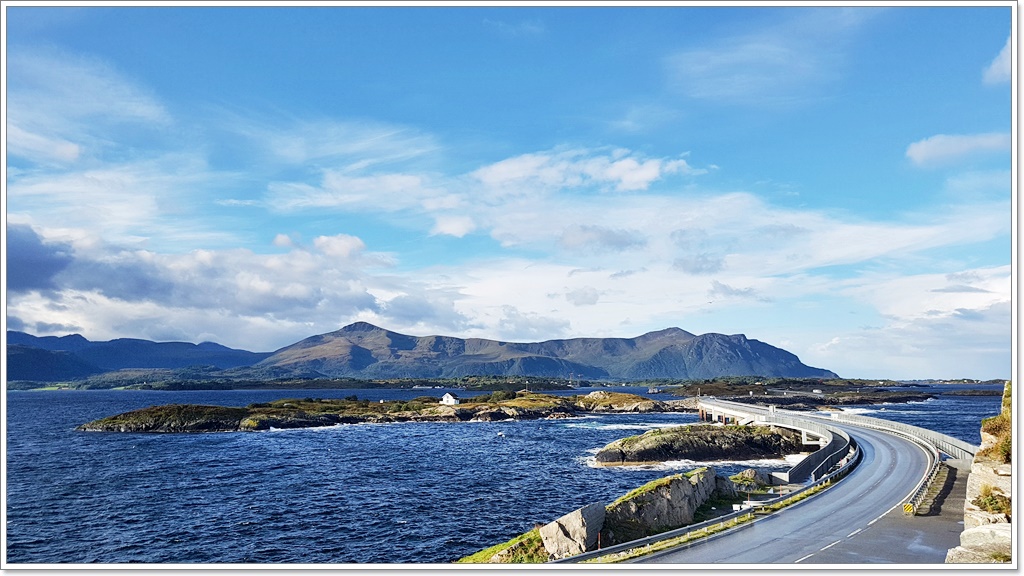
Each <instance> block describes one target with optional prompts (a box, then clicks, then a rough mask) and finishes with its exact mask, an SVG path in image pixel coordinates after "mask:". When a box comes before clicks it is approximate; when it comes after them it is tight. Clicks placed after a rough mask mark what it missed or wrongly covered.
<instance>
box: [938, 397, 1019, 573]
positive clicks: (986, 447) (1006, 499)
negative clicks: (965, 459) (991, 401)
mask: <svg viewBox="0 0 1024 576" xmlns="http://www.w3.org/2000/svg"><path fill="white" fill-rule="evenodd" d="M1010 393H1011V388H1010V383H1009V382H1007V384H1006V388H1005V391H1004V395H1003V411H1002V413H1001V414H999V415H998V416H995V417H993V418H989V419H987V420H986V421H984V422H983V424H982V429H981V448H980V449H979V450H978V453H977V454H975V456H974V462H973V463H972V464H971V474H970V476H968V477H967V498H966V500H965V502H964V531H963V532H962V533H961V534H960V545H959V546H957V547H956V548H953V549H951V550H949V552H947V553H946V563H947V564H993V563H1008V562H1010V561H1011V559H1012V553H1013V551H1012V548H1013V546H1012V543H1013V541H1012V534H1011V533H1012V530H1011V524H1010V523H1011V522H1012V518H1011V516H1010V514H1011V505H1012V495H1013V479H1012V477H1011V457H1012V456H1011V455H1012V453H1013V450H1012V444H1011V442H1012V437H1011V436H1010V429H1009V426H1010V422H1011V417H1012V414H1011V413H1010V401H1009V400H1010Z"/></svg>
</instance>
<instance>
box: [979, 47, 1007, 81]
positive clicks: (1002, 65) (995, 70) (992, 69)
mask: <svg viewBox="0 0 1024 576" xmlns="http://www.w3.org/2000/svg"><path fill="white" fill-rule="evenodd" d="M1012 40H1013V37H1010V38H1007V39H1006V44H1004V45H1003V49H1002V50H1000V51H999V55H998V56H996V57H995V59H994V60H992V62H991V63H990V64H989V65H988V67H986V68H985V71H984V72H983V73H982V80H983V81H984V82H985V84H1002V83H1004V82H1009V81H1010V79H1011V78H1012V72H1013V71H1012V69H1011V67H1012V65H1013V58H1012V54H1011V52H1010V50H1011V41H1012Z"/></svg>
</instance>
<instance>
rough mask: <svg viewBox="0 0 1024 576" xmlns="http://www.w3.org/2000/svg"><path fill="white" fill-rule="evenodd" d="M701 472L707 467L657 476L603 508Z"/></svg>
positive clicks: (705, 470)
mask: <svg viewBox="0 0 1024 576" xmlns="http://www.w3.org/2000/svg"><path fill="white" fill-rule="evenodd" d="M702 472H707V468H697V469H696V470H691V471H689V472H687V473H685V474H673V475H671V476H665V477H664V478H658V479H657V480H651V481H650V482H648V483H647V484H644V485H643V486H640V487H639V488H634V489H632V490H630V491H629V492H627V493H625V494H623V495H622V496H619V497H618V498H616V499H615V501H614V502H612V503H611V504H609V505H607V506H605V508H612V507H614V506H617V505H619V504H621V503H623V502H625V501H626V500H631V499H633V498H636V497H637V496H640V495H642V494H647V493H649V492H654V491H655V490H657V489H658V488H661V487H663V486H668V485H669V484H671V483H672V481H674V480H679V479H682V478H690V477H692V476H694V475H695V474H700V473H702Z"/></svg>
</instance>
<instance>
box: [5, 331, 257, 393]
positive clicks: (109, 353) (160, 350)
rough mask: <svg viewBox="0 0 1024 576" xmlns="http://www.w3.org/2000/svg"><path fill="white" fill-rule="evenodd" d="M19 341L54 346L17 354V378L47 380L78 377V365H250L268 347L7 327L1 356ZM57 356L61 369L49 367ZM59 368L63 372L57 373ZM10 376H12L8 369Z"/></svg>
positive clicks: (35, 346)
mask: <svg viewBox="0 0 1024 576" xmlns="http://www.w3.org/2000/svg"><path fill="white" fill-rule="evenodd" d="M17 346H20V347H23V348H30V349H34V350H40V351H47V352H60V353H62V354H60V355H53V354H51V355H43V354H36V353H32V354H30V355H25V354H26V352H25V351H23V350H22V351H19V354H22V356H21V357H20V358H18V362H19V363H20V364H19V374H20V375H21V376H20V377H19V378H17V379H23V380H37V381H43V382H50V381H54V380H61V379H71V378H75V377H79V372H80V371H81V369H84V368H82V367H85V366H88V367H92V368H93V369H95V371H94V372H92V373H98V372H105V371H110V370H120V369H124V368H187V367H190V366H215V367H217V368H220V369H226V368H235V367H238V366H251V365H252V364H255V363H256V362H259V361H260V360H262V359H264V358H266V357H267V356H269V353H265V352H264V353H258V352H249V351H246V350H236V349H232V348H227V347H225V346H221V345H220V344H215V343H213V342H203V343H201V344H192V343H189V342H152V341H150V340H137V339H132V338H119V339H117V340H110V341H107V342H91V341H89V340H87V339H86V338H84V337H82V336H80V335H78V334H72V335H70V336H61V337H56V336H42V337H40V336H33V335H31V334H26V333H24V332H18V331H15V330H8V331H7V358H8V362H10V361H11V358H12V355H11V352H12V347H17ZM57 358H63V359H64V360H61V361H60V363H59V365H61V366H65V367H68V368H67V370H55V369H54V365H55V364H54V363H55V362H57V360H56V359H57ZM72 359H73V360H77V361H78V362H79V363H80V367H79V368H76V369H71V368H70V365H71V364H70V362H72ZM61 374H66V375H64V376H61ZM10 378H11V379H15V377H14V376H13V371H12V372H11V376H10Z"/></svg>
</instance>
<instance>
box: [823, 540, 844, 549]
mask: <svg viewBox="0 0 1024 576" xmlns="http://www.w3.org/2000/svg"><path fill="white" fill-rule="evenodd" d="M840 542H842V540H836V541H835V542H833V543H831V544H829V545H828V546H825V547H824V548H822V549H821V551H822V552H824V551H825V550H828V549H829V548H831V547H833V546H835V545H836V544H839V543H840Z"/></svg>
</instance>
